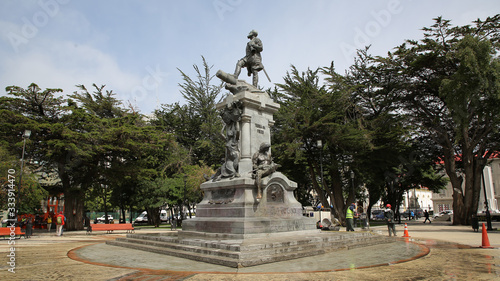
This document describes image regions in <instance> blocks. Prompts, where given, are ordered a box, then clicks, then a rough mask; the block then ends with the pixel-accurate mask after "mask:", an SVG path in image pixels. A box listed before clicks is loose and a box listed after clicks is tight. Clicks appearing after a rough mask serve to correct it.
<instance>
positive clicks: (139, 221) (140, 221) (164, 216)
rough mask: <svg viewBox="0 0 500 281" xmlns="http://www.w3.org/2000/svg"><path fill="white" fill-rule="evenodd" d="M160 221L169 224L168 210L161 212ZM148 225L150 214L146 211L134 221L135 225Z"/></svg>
mask: <svg viewBox="0 0 500 281" xmlns="http://www.w3.org/2000/svg"><path fill="white" fill-rule="evenodd" d="M160 221H161V222H164V223H168V221H169V218H168V216H167V210H160ZM147 223H148V213H147V212H146V211H144V212H142V213H141V214H140V215H139V216H138V217H137V218H135V220H134V224H147Z"/></svg>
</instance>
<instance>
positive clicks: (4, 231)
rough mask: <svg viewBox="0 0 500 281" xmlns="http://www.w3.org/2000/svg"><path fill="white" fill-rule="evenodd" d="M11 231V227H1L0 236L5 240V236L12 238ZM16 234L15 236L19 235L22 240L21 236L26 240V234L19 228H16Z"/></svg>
mask: <svg viewBox="0 0 500 281" xmlns="http://www.w3.org/2000/svg"><path fill="white" fill-rule="evenodd" d="M11 229H12V228H11V227H0V236H3V237H4V239H5V236H10V233H11ZM14 233H15V235H19V238H21V236H24V238H26V234H25V233H24V232H22V231H21V228H20V227H19V226H16V227H15V228H14ZM15 235H14V237H15Z"/></svg>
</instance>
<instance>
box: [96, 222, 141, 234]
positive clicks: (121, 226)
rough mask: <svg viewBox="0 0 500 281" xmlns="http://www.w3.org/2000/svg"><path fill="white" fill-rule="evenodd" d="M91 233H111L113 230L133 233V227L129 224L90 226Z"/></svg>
mask: <svg viewBox="0 0 500 281" xmlns="http://www.w3.org/2000/svg"><path fill="white" fill-rule="evenodd" d="M91 227H92V231H107V232H108V233H109V232H113V231H114V230H127V232H128V231H133V230H134V226H133V225H132V224H131V223H120V224H92V225H91Z"/></svg>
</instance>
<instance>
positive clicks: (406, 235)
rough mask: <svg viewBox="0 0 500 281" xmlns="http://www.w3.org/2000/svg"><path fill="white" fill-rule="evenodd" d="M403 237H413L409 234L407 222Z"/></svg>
mask: <svg viewBox="0 0 500 281" xmlns="http://www.w3.org/2000/svg"><path fill="white" fill-rule="evenodd" d="M403 237H411V236H410V235H409V234H408V225H407V224H406V223H405V233H404V235H403Z"/></svg>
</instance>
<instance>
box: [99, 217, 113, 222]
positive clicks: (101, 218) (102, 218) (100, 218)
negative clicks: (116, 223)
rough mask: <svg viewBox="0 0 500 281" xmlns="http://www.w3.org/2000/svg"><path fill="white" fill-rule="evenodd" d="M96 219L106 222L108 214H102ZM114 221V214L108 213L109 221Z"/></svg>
mask: <svg viewBox="0 0 500 281" xmlns="http://www.w3.org/2000/svg"><path fill="white" fill-rule="evenodd" d="M96 221H97V222H98V223H99V222H102V223H105V222H106V215H102V216H101V217H98V218H97V219H96ZM111 221H113V216H112V215H108V222H111Z"/></svg>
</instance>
